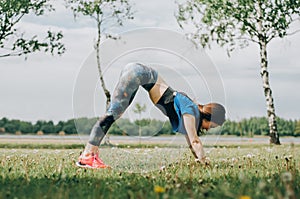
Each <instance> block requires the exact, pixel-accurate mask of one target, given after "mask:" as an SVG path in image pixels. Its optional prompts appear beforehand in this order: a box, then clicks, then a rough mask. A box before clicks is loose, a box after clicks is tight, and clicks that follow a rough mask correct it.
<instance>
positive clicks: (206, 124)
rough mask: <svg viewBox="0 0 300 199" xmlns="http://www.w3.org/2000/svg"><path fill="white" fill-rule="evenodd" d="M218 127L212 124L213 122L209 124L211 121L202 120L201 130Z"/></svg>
mask: <svg viewBox="0 0 300 199" xmlns="http://www.w3.org/2000/svg"><path fill="white" fill-rule="evenodd" d="M218 126H219V125H218V124H216V123H214V122H211V121H208V120H206V119H203V120H202V129H206V130H208V129H210V128H215V127H218Z"/></svg>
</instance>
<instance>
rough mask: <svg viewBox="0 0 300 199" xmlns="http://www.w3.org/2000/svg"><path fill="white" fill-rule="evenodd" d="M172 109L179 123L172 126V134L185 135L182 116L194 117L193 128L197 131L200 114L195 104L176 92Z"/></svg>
mask: <svg viewBox="0 0 300 199" xmlns="http://www.w3.org/2000/svg"><path fill="white" fill-rule="evenodd" d="M174 108H175V111H176V113H177V116H178V121H179V122H178V124H177V125H176V124H172V129H173V131H174V132H179V133H182V134H187V132H186V129H185V126H184V122H183V118H182V116H183V115H184V114H190V115H193V116H194V117H195V121H196V122H195V125H196V126H195V127H196V130H197V129H198V126H199V123H200V112H199V109H198V106H197V104H195V103H194V102H193V101H192V100H191V99H190V98H189V97H187V96H185V95H183V94H181V93H178V92H177V93H176V96H175V97H174Z"/></svg>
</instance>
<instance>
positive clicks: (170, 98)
mask: <svg viewBox="0 0 300 199" xmlns="http://www.w3.org/2000/svg"><path fill="white" fill-rule="evenodd" d="M139 86H142V87H143V88H144V89H146V90H147V91H148V93H149V96H150V99H151V100H152V102H153V103H154V104H155V106H156V107H157V108H159V109H160V110H161V111H162V112H163V113H164V114H165V115H166V116H168V117H169V120H170V122H171V125H172V129H173V131H174V132H180V133H182V134H184V135H185V137H186V140H187V143H188V145H189V147H190V149H191V151H192V153H193V155H194V156H195V158H197V159H198V160H199V161H200V162H202V163H205V161H206V156H205V153H204V150H203V146H202V143H201V141H200V139H199V137H198V136H197V135H198V133H199V131H201V130H203V129H206V130H208V129H210V128H214V127H217V126H221V125H222V124H223V123H224V121H225V109H224V107H223V106H222V105H220V104H217V103H209V104H206V105H200V104H195V103H194V102H193V101H192V100H191V99H190V98H189V97H188V96H187V95H186V94H184V93H181V92H177V91H175V90H173V89H172V88H171V87H169V86H168V85H167V84H166V82H164V80H163V79H162V78H161V77H160V76H159V75H158V73H157V71H155V70H154V69H152V68H150V67H148V66H145V65H142V64H139V63H133V64H128V65H126V67H125V68H124V69H123V70H122V72H121V76H120V79H119V82H118V84H117V86H116V88H115V90H114V93H113V96H112V100H111V103H110V105H109V107H108V109H107V111H106V113H105V115H104V116H103V117H101V118H100V119H99V120H98V121H97V122H96V124H95V125H94V127H93V128H92V130H91V134H90V138H89V141H88V143H87V145H86V147H85V149H84V152H83V153H82V154H81V155H80V157H79V160H78V162H77V163H76V165H77V166H80V167H88V168H106V167H109V166H107V165H105V164H104V163H103V161H102V160H101V159H100V158H99V156H98V155H99V145H100V143H101V141H102V139H103V138H104V136H105V135H106V133H107V131H108V129H109V128H110V126H111V125H112V124H113V123H114V121H116V120H117V119H119V118H120V117H121V115H122V114H123V113H124V112H125V110H126V108H127V107H128V106H129V105H130V103H131V102H132V100H133V98H134V96H135V94H136V92H137V90H138V88H139Z"/></svg>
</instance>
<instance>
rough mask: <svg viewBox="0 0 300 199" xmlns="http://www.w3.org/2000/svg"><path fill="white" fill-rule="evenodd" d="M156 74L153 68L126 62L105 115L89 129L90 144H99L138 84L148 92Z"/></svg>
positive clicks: (128, 103) (130, 98) (126, 105)
mask: <svg viewBox="0 0 300 199" xmlns="http://www.w3.org/2000/svg"><path fill="white" fill-rule="evenodd" d="M157 76H158V75H157V72H156V71H155V70H153V69H152V68H150V67H147V66H144V65H142V64H138V63H132V64H128V65H126V66H125V67H124V68H123V70H122V72H121V75H120V78H119V82H118V84H117V86H116V88H115V89H114V92H113V95H112V99H111V103H110V105H109V107H108V109H107V111H106V113H105V115H104V116H103V117H102V118H100V119H99V120H98V121H97V122H96V124H95V125H94V127H93V129H92V131H91V134H90V138H89V144H90V145H92V146H96V147H98V146H99V145H100V143H101V141H102V139H103V138H104V136H105V134H106V133H107V131H108V129H109V128H110V126H111V125H112V124H113V123H114V121H115V120H117V119H119V118H120V117H121V115H122V114H123V113H124V112H125V110H126V109H127V107H128V106H129V105H130V103H131V102H132V100H133V98H134V96H135V94H136V92H137V90H138V88H139V86H142V87H143V88H144V89H146V90H147V91H148V92H149V91H150V90H151V88H152V87H153V86H154V85H155V83H156V81H157ZM90 145H89V147H91V146H90ZM87 147H88V146H87Z"/></svg>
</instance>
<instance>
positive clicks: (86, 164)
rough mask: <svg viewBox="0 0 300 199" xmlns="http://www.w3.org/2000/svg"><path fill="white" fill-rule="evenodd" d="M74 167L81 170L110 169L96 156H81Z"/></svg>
mask: <svg viewBox="0 0 300 199" xmlns="http://www.w3.org/2000/svg"><path fill="white" fill-rule="evenodd" d="M76 165H77V166H79V167H83V168H91V169H99V168H110V166H108V165H106V164H104V162H103V161H102V160H101V159H100V158H99V157H98V154H86V155H83V154H81V155H80V156H79V159H78V162H76Z"/></svg>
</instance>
